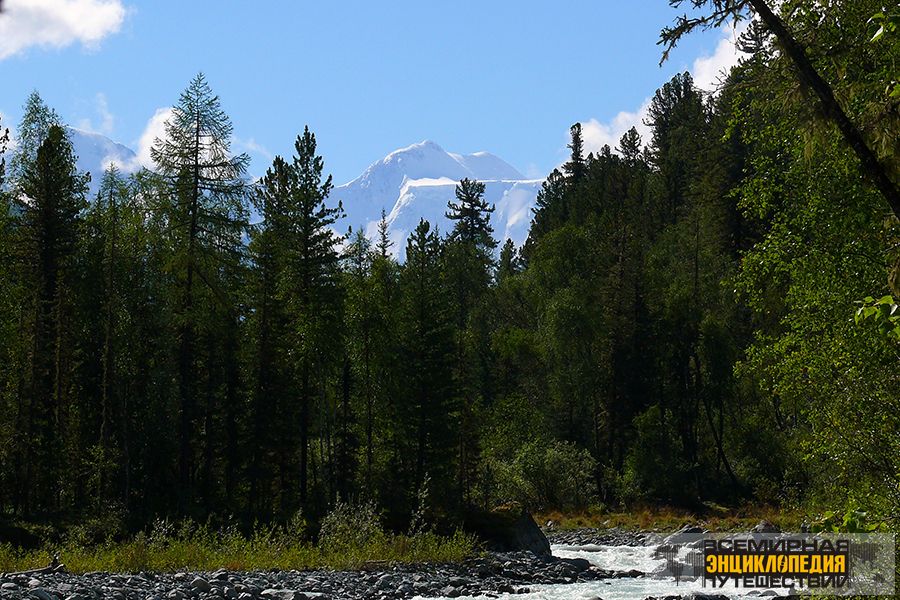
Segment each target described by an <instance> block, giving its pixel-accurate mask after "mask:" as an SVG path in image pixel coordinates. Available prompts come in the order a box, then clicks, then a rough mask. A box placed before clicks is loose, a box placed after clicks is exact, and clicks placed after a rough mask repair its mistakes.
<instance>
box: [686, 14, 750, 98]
mask: <svg viewBox="0 0 900 600" xmlns="http://www.w3.org/2000/svg"><path fill="white" fill-rule="evenodd" d="M749 23H750V22H749V21H742V22H741V23H739V24H738V26H737V27H735V26H734V25H729V26H728V27H725V28H724V29H723V31H722V38H721V39H720V40H719V43H718V44H717V45H716V49H715V51H714V52H713V53H712V55H710V56H701V57H699V58H698V59H697V60H695V61H694V65H693V67H692V68H691V75H693V77H694V85H696V86H697V87H698V88H700V89H701V90H703V91H705V92H717V91H718V89H719V87H721V84H722V82H723V81H724V80H725V77H726V76H727V75H728V72H729V71H730V70H731V67H733V66H735V65H736V64H738V61H739V60H740V59H741V58H743V57H744V56H745V55H744V53H743V52H741V51H740V50H738V48H737V40H738V38H739V37H740V36H741V34H742V33H744V31H746V30H747V26H748V25H749Z"/></svg>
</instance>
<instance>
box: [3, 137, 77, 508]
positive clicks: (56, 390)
mask: <svg viewBox="0 0 900 600" xmlns="http://www.w3.org/2000/svg"><path fill="white" fill-rule="evenodd" d="M20 189H21V193H22V194H23V195H24V197H25V199H26V200H25V201H24V202H22V210H23V217H22V218H23V234H24V242H25V249H26V253H25V254H24V256H23V260H24V262H25V272H26V276H27V277H28V283H29V286H30V288H31V290H33V299H32V304H31V307H30V308H31V311H32V315H31V319H30V322H31V324H32V325H31V331H30V332H29V333H28V336H29V343H30V345H31V352H30V364H29V365H28V372H27V373H26V375H25V378H26V389H27V390H28V391H27V395H28V402H27V403H25V404H24V405H23V407H24V409H25V413H24V414H23V415H21V417H22V420H23V421H24V427H23V428H22V430H21V434H20V435H21V436H22V437H21V439H20V440H19V442H18V443H17V446H18V448H19V451H20V452H21V454H22V456H21V462H20V463H19V464H20V467H21V468H22V469H24V472H23V473H21V474H20V481H21V482H22V486H21V493H22V494H24V496H22V497H20V501H21V506H22V509H23V512H25V513H26V514H28V513H29V512H30V511H31V510H33V509H48V508H59V505H58V503H59V499H60V495H59V493H60V485H61V484H62V481H61V478H63V477H65V474H64V473H63V472H62V454H61V452H59V450H60V448H59V444H58V441H59V440H58V437H57V435H58V434H59V433H61V432H62V431H65V429H64V428H65V423H66V418H67V416H68V410H69V408H70V406H69V403H70V402H71V401H72V398H70V397H69V392H70V390H71V386H70V383H71V381H70V378H71V376H72V368H73V360H74V356H73V329H74V326H73V323H72V321H71V306H72V301H73V300H72V282H73V271H74V268H75V263H74V260H75V253H76V244H77V240H78V230H79V227H80V223H81V212H82V211H83V209H84V207H85V199H84V195H85V193H86V191H87V178H86V177H85V176H83V175H80V174H79V173H78V172H77V170H76V168H75V156H74V155H73V153H72V147H71V145H70V143H69V140H68V138H67V136H66V133H65V131H64V130H63V128H62V127H60V126H58V125H51V126H50V128H49V130H48V132H47V137H46V139H45V140H44V141H43V143H41V145H40V146H39V147H38V149H37V152H36V155H35V158H34V160H33V161H31V162H26V163H24V171H23V173H22V178H21V181H20Z"/></svg>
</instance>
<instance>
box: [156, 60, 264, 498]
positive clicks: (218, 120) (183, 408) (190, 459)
mask: <svg viewBox="0 0 900 600" xmlns="http://www.w3.org/2000/svg"><path fill="white" fill-rule="evenodd" d="M231 133H232V126H231V122H230V120H229V119H228V117H227V115H226V114H225V113H224V112H223V110H222V108H221V105H220V102H219V98H218V96H215V95H213V93H212V90H211V89H210V87H209V85H208V84H207V82H206V78H205V77H204V76H203V74H202V73H201V74H198V75H197V76H196V77H195V78H194V79H193V80H192V81H191V83H190V84H189V85H188V87H187V88H186V89H185V91H184V92H183V93H182V94H181V97H180V98H179V101H178V104H177V105H176V106H175V107H174V109H173V111H172V116H171V118H170V119H169V120H168V121H167V122H166V127H165V138H164V139H157V140H156V141H155V143H154V145H153V148H152V149H151V153H150V154H151V157H152V159H153V161H154V163H155V164H156V166H157V169H158V171H159V173H160V175H162V176H163V177H164V178H165V181H166V183H167V187H168V195H167V197H166V198H164V199H163V201H164V205H163V206H162V209H163V212H164V214H165V215H166V220H167V221H168V227H169V230H170V235H171V238H172V240H171V243H172V247H173V256H172V258H171V269H172V271H173V275H174V276H175V278H176V281H177V287H178V299H177V309H176V310H177V313H178V315H179V317H178V318H179V327H178V365H179V376H178V380H179V386H180V388H179V402H180V407H179V412H180V415H181V423H180V427H179V437H180V450H179V457H178V473H179V490H180V492H181V504H182V509H183V510H185V509H187V508H189V506H190V505H191V503H192V502H193V500H194V487H195V484H196V481H195V479H196V473H197V463H196V461H197V456H195V452H196V447H195V443H194V442H195V437H196V428H197V426H198V423H197V419H198V417H200V416H201V415H200V413H199V412H198V409H199V408H200V407H201V402H200V400H201V399H200V396H201V393H202V392H201V390H200V388H199V387H198V383H199V381H198V379H199V372H198V369H199V368H200V360H199V353H200V352H201V350H200V349H199V348H198V341H199V340H198V338H199V337H200V336H201V335H202V334H203V329H204V318H203V317H204V315H203V309H204V308H205V307H207V306H211V305H212V303H207V302H201V301H199V300H200V298H201V296H202V295H209V296H211V297H212V298H213V299H214V300H213V302H219V303H223V304H227V303H228V302H229V300H228V299H227V297H226V294H225V293H224V291H223V289H222V287H221V285H220V282H219V281H218V275H219V269H220V268H221V267H222V266H223V265H227V264H231V265H234V264H235V263H237V262H238V260H239V258H240V256H239V254H240V252H241V235H242V232H243V230H244V227H245V222H246V209H245V207H244V203H243V194H244V181H243V176H244V173H245V171H246V168H247V162H248V160H249V158H248V157H247V155H246V154H241V155H238V156H233V155H232V154H231V151H230V145H231ZM207 323H208V321H207ZM209 443H210V441H207V444H209ZM208 491H209V490H203V492H204V493H207V492H208Z"/></svg>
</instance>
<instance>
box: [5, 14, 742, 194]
mask: <svg viewBox="0 0 900 600" xmlns="http://www.w3.org/2000/svg"><path fill="white" fill-rule="evenodd" d="M5 6H6V7H7V8H6V12H5V13H3V14H0V82H2V83H0V113H2V114H3V115H4V123H5V124H7V125H10V124H15V123H16V122H17V121H18V120H19V118H20V117H21V105H22V103H23V102H24V100H25V97H26V96H27V94H28V93H29V92H30V91H31V90H32V89H37V90H38V91H39V92H40V93H41V95H42V96H43V97H44V99H45V100H46V101H47V102H48V104H50V105H51V106H53V107H54V108H55V109H56V110H57V111H58V112H59V113H60V114H61V115H62V117H63V118H64V119H65V120H66V121H67V122H69V123H70V124H72V125H75V126H81V127H84V128H89V129H92V130H95V131H99V132H102V133H104V134H106V135H108V136H109V137H111V138H113V139H115V140H116V141H120V142H122V143H125V144H127V145H129V146H131V147H133V148H135V149H138V146H139V145H140V143H141V137H142V135H144V137H145V138H146V135H145V134H146V132H147V128H148V122H149V121H150V120H151V118H152V117H153V116H154V114H156V112H157V111H158V110H159V109H161V108H165V107H169V106H171V105H172V104H173V103H175V101H176V100H177V98H178V95H179V93H180V91H181V90H182V89H183V88H184V87H185V85H186V84H187V83H188V81H189V80H190V79H191V77H192V76H193V75H194V74H195V73H197V72H198V71H203V72H204V73H206V75H207V78H208V80H209V82H210V84H211V86H212V87H213V89H214V91H215V92H216V93H218V94H219V95H220V97H221V99H222V104H223V107H224V109H225V110H226V112H227V113H228V114H229V115H230V116H231V118H232V121H233V123H234V127H235V137H236V145H235V147H236V148H237V149H239V150H247V151H249V152H250V154H251V157H252V159H253V166H252V168H251V170H252V171H253V174H256V175H258V174H261V173H262V172H263V171H264V170H265V168H266V166H267V164H268V162H269V161H270V158H271V155H273V154H288V153H290V151H291V150H292V144H293V140H294V138H295V136H296V134H297V133H299V132H301V131H302V129H303V126H304V125H305V124H309V126H310V127H311V129H312V130H313V131H314V132H315V133H316V135H317V138H318V141H319V148H320V151H321V153H322V154H323V155H324V157H325V162H326V169H327V170H329V171H330V172H332V173H333V174H334V176H335V182H336V183H338V184H340V183H344V182H346V181H348V180H350V179H352V178H353V177H355V176H357V175H358V174H359V173H361V172H362V171H363V170H364V169H365V167H366V166H367V165H368V164H370V163H371V162H373V161H375V160H377V159H379V158H381V157H382V156H384V155H385V154H387V153H388V152H390V151H392V150H394V149H396V148H399V147H403V146H407V145H409V144H411V143H414V142H418V141H421V140H423V139H432V140H434V141H436V142H438V143H439V144H441V145H442V146H443V147H444V148H445V149H447V150H450V151H455V152H462V153H468V152H475V151H478V150H487V151H490V152H493V153H494V154H497V155H498V156H501V157H503V158H504V159H505V160H507V161H508V162H510V163H511V164H512V165H514V166H515V167H517V168H518V169H519V170H521V171H523V172H525V173H526V174H528V175H530V176H543V175H545V174H546V173H547V172H548V171H549V170H550V169H552V168H553V167H554V166H556V165H557V164H559V162H560V160H561V159H562V157H563V156H564V152H565V143H566V135H567V131H568V127H569V125H571V124H572V123H573V122H575V121H582V122H585V123H586V127H587V128H588V134H589V138H590V139H589V143H590V144H595V145H596V144H599V143H601V142H602V141H604V140H605V139H606V138H609V139H615V138H616V137H617V135H618V133H619V131H620V130H621V129H622V127H624V126H626V125H630V124H631V123H632V122H639V120H640V108H641V106H642V104H643V103H644V102H645V101H646V99H647V98H648V97H649V96H650V95H651V94H652V93H653V91H654V90H655V89H656V88H657V87H658V86H659V85H661V84H662V83H664V82H665V81H666V80H667V79H669V78H670V77H671V76H672V75H673V74H674V73H675V72H677V71H681V70H686V69H693V70H696V69H697V68H698V67H699V68H700V69H701V70H702V69H704V68H705V69H706V70H709V68H711V66H719V64H720V63H722V64H725V65H727V63H728V61H729V60H730V58H728V56H725V55H727V54H728V52H727V48H725V46H727V41H728V40H729V39H731V38H733V35H731V36H730V37H729V33H728V32H721V31H712V32H707V33H703V34H695V35H692V36H691V37H690V38H688V39H686V40H684V42H683V43H682V44H681V45H680V47H679V48H678V50H677V51H676V52H674V53H673V55H672V57H671V59H670V61H669V62H668V63H666V64H665V65H664V66H663V67H662V68H660V67H659V66H658V62H659V57H660V48H659V47H658V46H657V45H656V41H657V39H658V36H659V30H660V28H661V27H662V26H664V25H665V24H667V23H669V22H671V21H672V19H673V18H674V17H675V16H676V14H677V13H676V11H675V10H674V9H672V8H670V7H669V5H668V2H666V0H632V1H625V2H623V1H612V0H569V1H566V2H560V1H558V0H557V1H553V2H551V1H549V0H540V1H539V0H520V1H512V0H509V1H507V0H480V1H476V0H457V1H456V2H452V3H451V2H437V1H433V0H418V1H415V2H413V1H406V0H399V1H392V2H373V1H371V0H370V1H361V0H360V1H345V0H330V1H325V2H309V1H307V0H290V1H288V0H284V1H281V0H279V1H275V0H257V1H255V2H234V1H224V2H223V1H219V2H212V1H206V0H180V1H174V0H7V1H6V2H5ZM40 11H44V13H43V14H41V13H40ZM4 21H6V23H4ZM4 40H6V41H4ZM723 49H724V53H723ZM703 57H707V58H706V61H705V63H704V61H703V60H701V61H700V62H698V59H703ZM704 64H705V67H704V66H703V65H704ZM707 79H708V76H707ZM158 120H160V119H158ZM157 125H158V124H157ZM591 127H593V129H592V128H591Z"/></svg>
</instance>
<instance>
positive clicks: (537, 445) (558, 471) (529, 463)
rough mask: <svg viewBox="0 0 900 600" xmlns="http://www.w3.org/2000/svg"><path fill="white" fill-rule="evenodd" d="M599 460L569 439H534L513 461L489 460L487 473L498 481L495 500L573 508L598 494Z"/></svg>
mask: <svg viewBox="0 0 900 600" xmlns="http://www.w3.org/2000/svg"><path fill="white" fill-rule="evenodd" d="M596 472H597V462H596V461H595V460H594V459H593V457H592V456H591V455H590V453H589V452H588V451H587V450H585V449H584V448H578V447H577V446H575V445H574V444H569V443H567V442H560V441H553V442H548V443H543V442H538V441H531V442H528V443H527V444H525V445H524V446H522V447H521V448H520V449H519V451H518V453H517V454H516V456H515V458H514V459H513V460H512V461H511V462H510V461H502V460H493V461H489V464H488V465H487V467H486V475H485V477H486V478H487V477H489V478H490V479H491V480H493V481H495V482H496V494H497V497H496V498H494V502H495V503H503V502H508V501H514V502H518V503H519V504H521V505H522V506H523V507H525V508H526V509H528V510H548V509H559V510H573V509H582V508H585V507H586V506H588V505H590V504H591V503H593V502H594V501H595V500H596V497H597V482H596V479H595V474H596Z"/></svg>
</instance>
